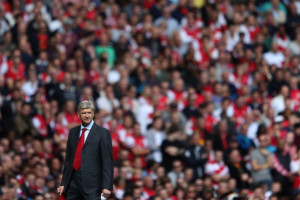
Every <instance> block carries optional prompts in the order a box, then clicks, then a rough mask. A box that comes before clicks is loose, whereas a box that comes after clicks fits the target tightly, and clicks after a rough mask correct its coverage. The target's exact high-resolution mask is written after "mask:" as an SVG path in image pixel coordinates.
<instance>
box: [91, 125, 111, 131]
mask: <svg viewBox="0 0 300 200" xmlns="http://www.w3.org/2000/svg"><path fill="white" fill-rule="evenodd" d="M92 128H94V129H96V130H97V131H101V132H109V130H108V129H106V128H104V127H102V126H99V125H98V124H96V123H94V124H93V127H92Z"/></svg>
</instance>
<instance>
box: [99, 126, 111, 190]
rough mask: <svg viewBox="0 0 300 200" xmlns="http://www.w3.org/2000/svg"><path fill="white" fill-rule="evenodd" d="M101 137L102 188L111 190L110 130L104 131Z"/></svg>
mask: <svg viewBox="0 0 300 200" xmlns="http://www.w3.org/2000/svg"><path fill="white" fill-rule="evenodd" d="M104 133H105V134H103V137H102V139H101V145H100V146H101V147H100V148H101V160H102V162H101V164H102V181H101V182H102V189H108V190H110V191H112V190H113V170H114V165H113V157H112V142H111V136H110V132H109V131H108V130H107V131H105V132H104Z"/></svg>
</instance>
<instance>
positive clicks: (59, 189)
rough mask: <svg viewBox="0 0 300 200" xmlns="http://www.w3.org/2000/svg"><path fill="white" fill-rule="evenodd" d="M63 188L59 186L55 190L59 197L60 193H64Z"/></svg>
mask: <svg viewBox="0 0 300 200" xmlns="http://www.w3.org/2000/svg"><path fill="white" fill-rule="evenodd" d="M64 188H65V187H64V186H60V187H58V188H57V192H58V194H59V195H62V193H63V191H64Z"/></svg>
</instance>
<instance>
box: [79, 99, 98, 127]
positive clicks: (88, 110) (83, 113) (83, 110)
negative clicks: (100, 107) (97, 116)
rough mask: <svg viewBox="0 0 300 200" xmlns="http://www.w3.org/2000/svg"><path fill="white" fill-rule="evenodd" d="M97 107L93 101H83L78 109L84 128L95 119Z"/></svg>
mask: <svg viewBox="0 0 300 200" xmlns="http://www.w3.org/2000/svg"><path fill="white" fill-rule="evenodd" d="M94 111H95V107H94V104H93V103H92V102H91V101H82V102H81V103H79V105H78V107H77V114H78V117H79V118H80V119H81V122H82V124H83V125H84V126H86V125H88V124H89V123H91V121H92V120H93V118H94Z"/></svg>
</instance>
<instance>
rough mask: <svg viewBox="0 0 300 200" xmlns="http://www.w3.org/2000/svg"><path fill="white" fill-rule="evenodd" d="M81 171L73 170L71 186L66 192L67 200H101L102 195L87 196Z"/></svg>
mask: <svg viewBox="0 0 300 200" xmlns="http://www.w3.org/2000/svg"><path fill="white" fill-rule="evenodd" d="M82 185H83V184H82V177H81V169H79V170H77V171H75V170H73V174H72V178H71V182H70V185H69V187H68V189H67V191H66V197H67V200H99V199H100V197H101V193H100V191H99V193H98V194H85V193H84V192H83V187H82Z"/></svg>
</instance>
